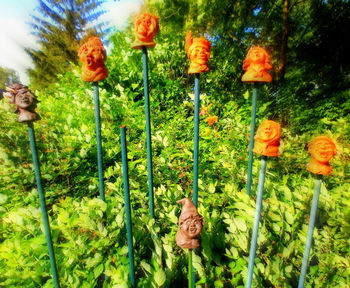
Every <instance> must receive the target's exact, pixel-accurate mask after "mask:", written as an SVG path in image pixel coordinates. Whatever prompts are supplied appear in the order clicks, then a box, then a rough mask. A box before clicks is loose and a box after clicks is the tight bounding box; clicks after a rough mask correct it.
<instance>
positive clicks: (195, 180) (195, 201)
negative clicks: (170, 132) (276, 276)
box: [189, 73, 200, 288]
mask: <svg viewBox="0 0 350 288" xmlns="http://www.w3.org/2000/svg"><path fill="white" fill-rule="evenodd" d="M199 75H200V74H199V73H196V74H195V75H194V76H195V78H194V148H193V204H194V205H195V206H196V207H197V206H198V158H199V157H198V156H199V106H200V94H199V91H200V83H199ZM193 251H195V250H193ZM190 260H191V263H192V251H191V258H190ZM190 260H189V261H190ZM191 283H192V286H189V287H191V288H192V287H194V286H195V285H196V269H195V268H194V267H192V280H191Z"/></svg>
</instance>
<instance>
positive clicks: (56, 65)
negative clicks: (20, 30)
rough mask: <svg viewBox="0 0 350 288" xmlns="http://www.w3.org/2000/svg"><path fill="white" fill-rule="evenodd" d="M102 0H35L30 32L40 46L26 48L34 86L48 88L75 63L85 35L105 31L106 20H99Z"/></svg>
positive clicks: (102, 11) (101, 12)
mask: <svg viewBox="0 0 350 288" xmlns="http://www.w3.org/2000/svg"><path fill="white" fill-rule="evenodd" d="M103 2H104V1H103V0H98V1H95V0H38V14H33V15H31V17H32V22H31V23H30V25H31V27H32V29H33V34H34V35H35V36H36V37H37V39H38V43H39V44H40V47H39V49H37V50H35V49H32V48H26V49H25V50H26V52H27V53H28V55H29V56H30V57H31V58H32V61H33V63H34V68H32V69H29V70H28V74H29V77H30V80H31V86H32V87H33V88H34V89H43V88H47V87H48V86H49V85H50V84H51V83H54V82H55V81H56V80H57V75H58V74H64V73H65V72H67V71H69V69H70V64H72V63H73V64H77V63H78V55H77V50H78V48H79V45H80V41H81V40H82V39H84V38H85V37H88V36H91V35H96V34H100V35H101V36H102V35H103V34H104V33H106V31H107V28H106V24H107V23H103V22H98V19H99V17H100V16H101V15H102V14H104V13H105V11H104V10H102V9H101V5H102V3H103Z"/></svg>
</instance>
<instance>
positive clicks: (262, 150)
mask: <svg viewBox="0 0 350 288" xmlns="http://www.w3.org/2000/svg"><path fill="white" fill-rule="evenodd" d="M280 136H281V126H280V124H278V123H277V122H275V121H271V120H265V121H263V122H262V123H261V124H260V126H259V128H258V130H257V132H256V134H255V137H254V139H255V141H254V149H253V152H254V153H257V154H260V155H263V156H270V157H271V156H272V157H277V156H278V146H279V145H280V141H279V139H280Z"/></svg>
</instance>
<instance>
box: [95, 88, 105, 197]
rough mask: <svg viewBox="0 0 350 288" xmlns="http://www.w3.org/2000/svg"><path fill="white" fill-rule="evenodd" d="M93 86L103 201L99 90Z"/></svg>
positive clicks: (100, 185)
mask: <svg viewBox="0 0 350 288" xmlns="http://www.w3.org/2000/svg"><path fill="white" fill-rule="evenodd" d="M93 86H94V104H95V126H96V142H97V166H98V183H99V191H100V199H101V200H103V201H105V192H104V185H103V161H102V143H101V122H100V97H99V91H98V83H97V82H94V83H93Z"/></svg>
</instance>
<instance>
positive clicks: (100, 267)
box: [94, 264, 104, 278]
mask: <svg viewBox="0 0 350 288" xmlns="http://www.w3.org/2000/svg"><path fill="white" fill-rule="evenodd" d="M103 269H104V265H103V264H100V265H98V266H97V267H96V268H95V269H94V276H95V278H97V277H98V276H100V275H101V274H102V272H103Z"/></svg>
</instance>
